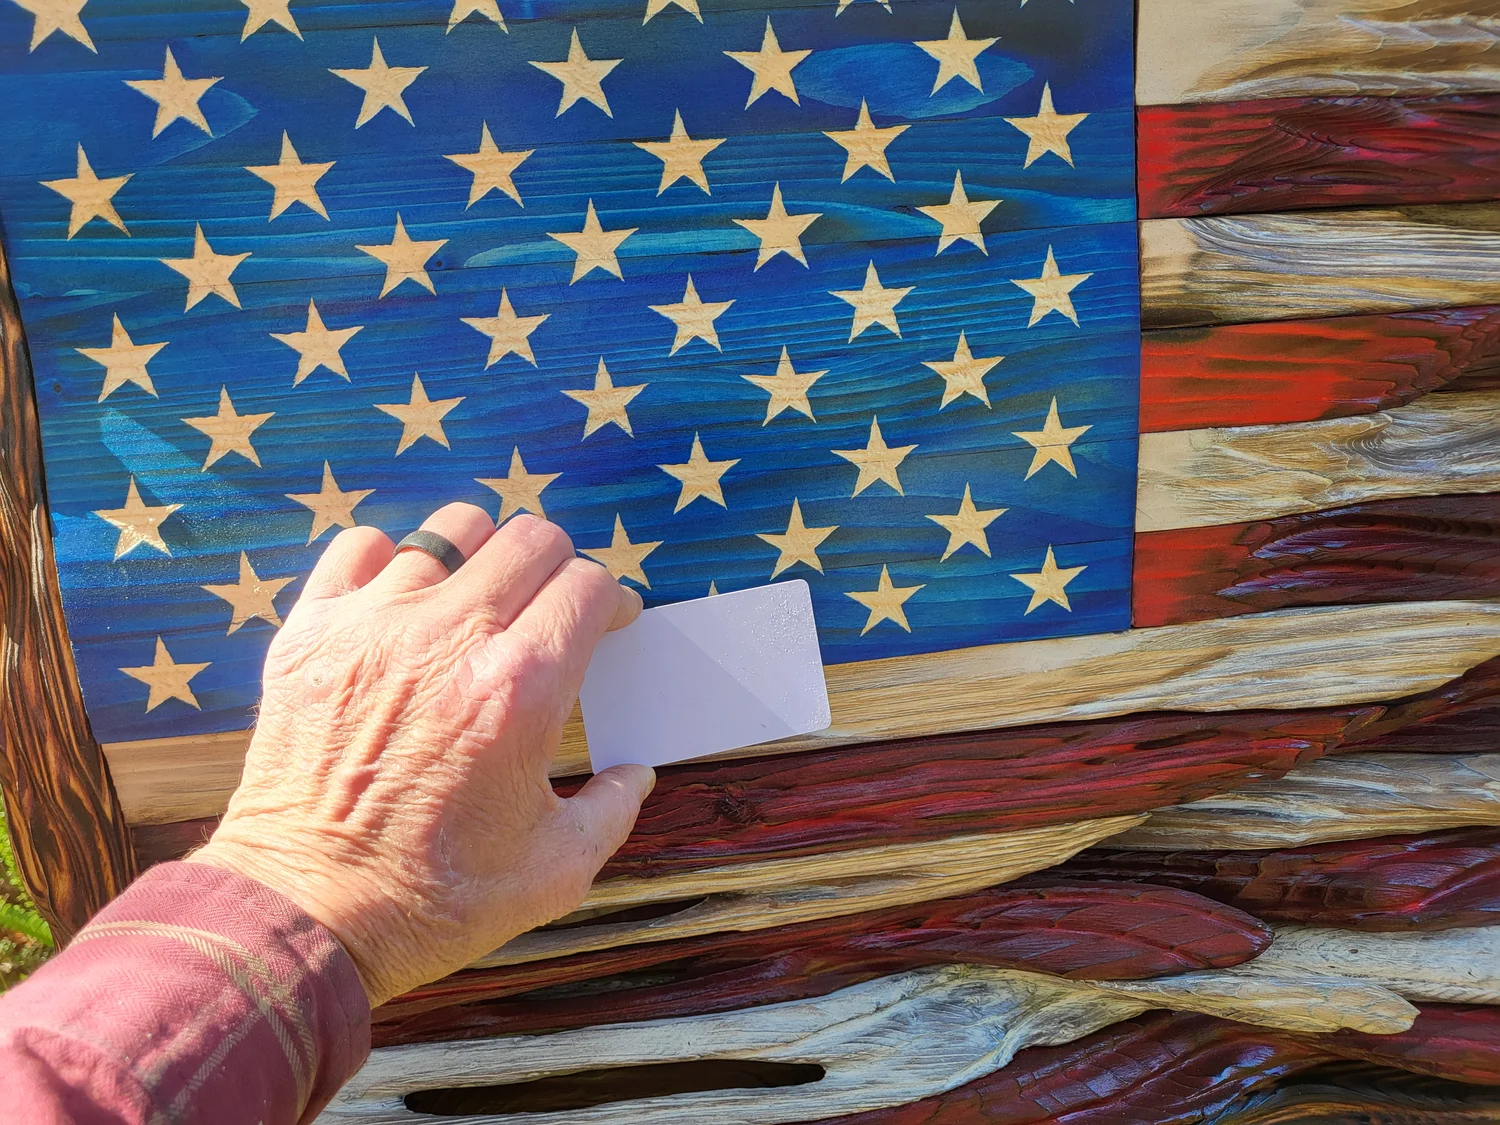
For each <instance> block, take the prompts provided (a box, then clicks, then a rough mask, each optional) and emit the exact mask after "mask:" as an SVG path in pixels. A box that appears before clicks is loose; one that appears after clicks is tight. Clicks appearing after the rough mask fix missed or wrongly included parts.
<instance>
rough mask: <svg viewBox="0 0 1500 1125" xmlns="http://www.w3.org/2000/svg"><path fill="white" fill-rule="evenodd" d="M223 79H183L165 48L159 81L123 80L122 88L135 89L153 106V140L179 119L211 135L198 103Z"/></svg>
mask: <svg viewBox="0 0 1500 1125" xmlns="http://www.w3.org/2000/svg"><path fill="white" fill-rule="evenodd" d="M223 80H224V76H223V75H222V74H221V75H219V77H217V78H184V77H183V76H182V70H181V68H179V67H178V65H177V60H176V59H175V58H173V57H172V48H171V47H168V48H167V56H166V60H165V61H164V63H163V65H162V75H161V77H160V78H142V79H134V80H132V79H126V80H125V85H127V86H129V87H130V88H131V89H132V90H139V91H140V92H141V93H143V94H145V95H146V97H148V98H150V99H151V100H152V101H154V102H155V103H156V124H155V125H153V126H152V128H151V135H152V136H153V137H156V136H160V135H161V131H162V130H163V129H165V128H166V127H167V126H168V125H170V124H172V122H174V121H176V120H177V119H178V118H179V117H180V118H182V119H183V120H184V121H190V122H192V123H193V124H194V125H196V126H198V128H200V129H202V130H203V131H204V132H205V133H207V134H208V135H209V136H213V132H214V131H213V130H212V129H210V128H209V127H208V119H207V118H206V117H204V116H203V110H202V109H201V108H200V107H199V105H198V100H199V99H200V98H202V97H203V95H204V94H206V93H208V91H209V88H210V87H211V86H213V85H214V83H216V82H222V81H223Z"/></svg>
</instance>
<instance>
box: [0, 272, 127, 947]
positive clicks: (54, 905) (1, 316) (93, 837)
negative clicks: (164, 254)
mask: <svg viewBox="0 0 1500 1125" xmlns="http://www.w3.org/2000/svg"><path fill="white" fill-rule="evenodd" d="M0 348H3V351H0V419H3V421H0V614H3V616H0V650H3V656H0V791H3V794H4V798H3V799H4V801H5V810H6V823H7V824H8V825H9V828H10V833H11V839H12V842H13V843H14V846H15V854H16V861H17V864H18V865H19V867H20V870H21V875H22V877H23V878H24V879H25V881H26V885H27V889H28V890H29V891H30V893H31V896H32V898H33V900H35V902H36V904H37V907H38V909H39V910H40V911H41V913H42V916H43V917H45V918H46V919H47V922H48V924H49V925H50V926H51V927H52V933H53V936H54V937H55V938H57V939H58V940H59V941H64V940H66V939H67V938H69V937H71V936H72V935H73V934H74V933H75V932H77V930H78V929H79V928H80V927H81V926H82V925H83V924H84V923H85V922H86V921H88V919H89V917H90V915H92V914H94V913H95V912H96V911H97V910H99V909H100V908H101V907H103V906H104V904H105V903H106V902H108V901H109V900H110V899H111V898H113V897H114V896H115V895H117V894H119V892H120V891H122V890H123V889H124V888H125V885H126V884H127V883H129V882H130V880H131V879H132V878H134V876H135V863H134V856H133V854H132V852H131V849H130V840H129V836H128V834H127V831H126V827H125V816H124V814H123V812H122V811H121V808H120V804H119V802H118V801H117V800H116V799H115V795H114V792H113V790H112V789H111V788H110V780H109V769H108V767H107V765H106V764H105V757H104V755H103V754H102V753H100V750H99V745H98V743H96V742H95V741H94V736H93V734H92V732H91V731H90V729H89V722H88V718H87V716H86V715H85V713H84V706H83V696H82V692H81V689H80V688H79V686H78V676H77V672H76V670H75V669H74V666H73V652H72V649H71V648H70V647H69V644H68V634H67V628H66V626H65V625H64V623H63V611H62V600H61V594H60V593H59V591H58V585H57V570H56V566H55V563H54V560H53V555H52V535H51V527H50V524H49V521H48V519H47V508H46V492H45V489H44V486H43V482H42V450H41V435H40V432H39V429H38V424H37V413H36V402H35V400H34V398H33V393H32V391H33V388H32V377H31V360H30V356H29V355H28V353H27V350H26V340H25V336H24V334H23V332H22V327H21V318H20V313H19V310H18V309H17V307H16V298H15V293H14V291H13V290H12V288H11V280H10V266H9V263H8V262H7V260H6V257H5V254H4V253H3V251H0Z"/></svg>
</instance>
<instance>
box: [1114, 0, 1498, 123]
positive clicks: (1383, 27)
mask: <svg viewBox="0 0 1500 1125" xmlns="http://www.w3.org/2000/svg"><path fill="white" fill-rule="evenodd" d="M1493 17H1494V9H1493V8H1492V7H1491V6H1490V5H1489V4H1488V3H1486V2H1485V0H1257V2H1256V3H1254V4H1245V3H1239V2H1237V0H1141V4H1140V7H1139V33H1138V38H1137V42H1136V60H1137V62H1136V66H1137V73H1136V101H1137V103H1139V104H1140V105H1161V104H1172V103H1176V102H1224V101H1233V100H1235V99H1238V98H1277V97H1290V96H1309V95H1336V96H1345V95H1350V94H1446V93H1456V92H1465V91H1471V90H1500V31H1497V30H1496V28H1495V25H1494V18H1493Z"/></svg>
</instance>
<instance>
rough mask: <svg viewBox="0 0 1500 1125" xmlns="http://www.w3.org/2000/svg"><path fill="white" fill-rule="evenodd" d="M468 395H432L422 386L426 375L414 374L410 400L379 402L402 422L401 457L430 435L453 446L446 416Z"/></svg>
mask: <svg viewBox="0 0 1500 1125" xmlns="http://www.w3.org/2000/svg"><path fill="white" fill-rule="evenodd" d="M463 400H464V396H463V395H459V396H458V397H457V398H439V399H430V398H428V397H427V389H426V388H425V387H423V386H422V376H420V375H416V374H413V375H412V377H411V399H410V401H408V402H377V403H375V409H376V410H380V411H383V412H384V413H386V414H389V415H390V416H391V417H392V418H395V419H397V420H399V421H400V423H401V440H400V441H399V442H397V443H396V456H397V457H400V456H401V454H403V453H405V452H406V451H407V450H408V449H410V448H411V446H412V443H413V442H416V441H417V440H419V439H421V438H430V439H432V440H433V441H435V442H437V443H438V444H439V445H441V446H442V447H443V448H444V449H451V448H452V446H450V445H449V444H448V435H447V434H445V433H444V432H443V419H444V418H445V417H446V416H447V414H448V412H449V411H450V410H452V409H453V408H454V407H455V406H457V405H458V404H459V403H461V402H463Z"/></svg>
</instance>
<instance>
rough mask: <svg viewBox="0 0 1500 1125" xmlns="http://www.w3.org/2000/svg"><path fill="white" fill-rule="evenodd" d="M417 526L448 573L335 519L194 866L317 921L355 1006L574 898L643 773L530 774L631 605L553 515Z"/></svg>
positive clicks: (640, 794)
mask: <svg viewBox="0 0 1500 1125" xmlns="http://www.w3.org/2000/svg"><path fill="white" fill-rule="evenodd" d="M423 527H424V528H426V529H427V530H430V531H435V532H437V533H438V534H440V535H442V536H444V537H445V538H447V539H448V540H449V541H451V542H452V543H454V544H455V545H456V546H457V547H458V548H459V549H460V550H461V551H462V552H463V554H464V555H465V557H466V558H467V560H468V561H467V562H465V563H464V565H463V566H462V567H460V568H459V569H458V571H457V572H456V573H455V574H454V575H453V576H451V577H450V576H448V574H447V572H446V570H445V569H444V568H443V566H442V564H441V563H439V562H438V561H437V560H435V559H433V558H432V557H431V556H429V555H426V554H423V553H422V552H420V551H415V550H406V551H402V552H401V553H400V554H397V555H394V557H393V554H392V552H393V550H394V546H393V544H392V542H391V540H390V539H389V538H387V537H386V536H385V535H384V534H383V533H381V532H380V531H377V530H375V529H373V528H366V527H358V528H352V529H349V530H347V531H344V532H342V533H341V534H340V535H339V536H338V537H337V538H336V539H335V540H334V541H333V542H332V544H330V545H329V547H328V549H327V551H326V552H325V553H324V555H323V557H322V559H321V560H320V561H319V562H318V565H317V567H316V569H315V570H314V571H313V573H312V575H311V576H310V577H309V578H308V581H307V585H306V588H305V589H304V591H303V593H302V596H301V598H300V600H299V601H298V602H297V605H296V606H295V608H294V609H293V610H292V612H291V613H290V614H289V615H288V617H287V620H286V624H285V625H284V626H283V627H282V629H281V631H280V632H279V633H278V634H277V635H276V638H275V640H274V641H273V643H272V645H271V649H270V652H269V654H268V655H267V657H266V667H265V683H264V695H263V702H262V704H261V709H260V716H259V720H258V722H257V725H256V729H255V734H254V737H253V738H252V740H251V744H250V750H249V754H248V756H247V758H246V761H245V773H244V777H243V780H242V781H241V783H240V787H239V789H238V790H237V791H236V792H235V794H234V797H233V798H232V799H231V801H230V803H229V810H228V812H227V813H226V814H225V816H224V820H223V822H222V823H221V824H220V826H219V828H218V830H217V831H216V832H215V833H214V835H213V838H212V840H210V841H209V843H208V844H207V845H205V846H204V847H203V848H202V849H200V850H199V851H198V852H197V853H195V854H194V855H193V856H192V857H191V859H192V861H193V862H198V863H207V864H213V865H216V866H219V867H224V868H227V869H229V870H232V871H236V872H239V873H240V874H243V875H248V876H250V877H251V878H254V879H258V880H260V881H261V882H263V883H266V884H267V885H269V886H271V887H273V888H274V889H276V890H278V891H280V892H281V893H283V894H285V895H286V896H287V897H289V898H290V899H292V901H294V902H295V903H297V905H299V906H300V907H302V909H304V910H305V911H307V913H309V914H310V915H312V917H314V918H315V919H317V920H318V921H319V922H321V923H323V925H325V926H327V927H328V928H329V929H330V930H331V931H332V932H333V933H334V935H335V936H336V937H338V939H339V940H340V941H341V942H342V943H343V945H344V947H345V948H346V949H347V950H348V951H349V953H350V955H351V956H352V957H353V958H354V962H355V964H356V965H357V966H358V969H359V973H360V977H361V979H362V980H363V982H364V985H365V990H366V992H367V993H368V994H369V997H370V1002H371V1003H372V1004H379V1003H381V1002H383V1001H385V1000H387V999H389V998H390V997H392V996H395V995H397V994H398V993H401V992H404V991H406V990H407V989H409V988H412V987H415V986H416V985H418V984H421V983H424V982H426V981H429V980H433V979H435V978H437V977H439V976H442V975H443V974H445V973H448V972H451V971H453V970H455V969H458V968H460V967H462V966H463V965H465V964H467V963H468V962H470V961H472V960H473V959H474V958H476V957H478V956H480V955H481V954H483V953H487V952H489V951H490V950H491V949H494V948H495V947H496V946H498V945H501V944H502V943H504V942H505V941H507V940H509V939H510V938H511V937H514V936H515V935H516V934H519V933H521V932H523V931H525V930H528V929H531V928H532V927H534V926H537V925H540V924H542V923H545V922H548V921H550V920H552V919H555V918H558V917H560V916H561V915H563V914H566V913H567V912H569V911H570V910H572V909H574V908H575V907H576V906H577V905H578V904H579V903H580V902H581V901H582V900H583V897H584V895H585V894H586V893H587V892H588V889H589V885H590V883H591V882H592V881H593V878H594V875H595V874H596V873H597V872H598V870H599V868H600V867H601V866H602V865H603V863H604V861H605V860H606V859H608V858H609V856H610V855H611V854H612V853H613V852H614V851H615V849H616V848H618V847H619V846H620V844H621V843H623V842H624V840H625V837H626V835H627V834H628V833H629V832H630V828H631V826H632V825H633V824H634V822H635V817H636V813H637V812H638V811H639V809H640V802H641V800H642V799H643V798H644V797H645V795H646V794H647V793H648V792H649V791H650V788H651V786H652V784H653V783H654V775H653V774H652V772H651V771H650V770H649V769H647V768H645V767H643V766H622V767H616V768H614V769H610V770H606V771H604V772H603V773H600V774H599V775H597V776H596V777H594V778H593V779H592V780H591V781H590V782H589V783H588V784H587V785H586V786H585V787H584V788H583V789H582V790H581V791H580V792H579V793H578V794H577V795H576V796H574V797H572V798H570V799H568V800H563V799H561V798H559V797H558V796H557V795H556V794H555V793H554V792H553V790H552V787H551V785H550V784H549V783H548V780H547V770H548V765H549V764H550V762H551V760H552V757H553V756H554V755H555V754H556V752H557V748H558V744H559V740H560V738H561V734H562V727H563V723H564V722H565V721H566V719H567V717H568V715H569V713H570V712H571V710H572V708H573V704H574V701H575V700H576V698H577V695H578V689H579V686H580V685H581V684H582V682H583V674H584V670H585V668H586V667H587V665H588V661H589V657H590V655H591V654H592V652H593V649H594V646H595V644H596V643H597V642H598V640H599V638H600V637H602V636H603V635H604V633H605V632H606V631H607V630H609V629H617V628H620V627H622V626H624V625H627V624H629V623H630V622H631V621H633V620H635V618H636V617H637V616H638V615H639V613H640V609H641V599H640V596H639V595H638V594H636V593H634V592H633V591H631V590H629V589H627V588H625V587H624V586H621V585H620V584H619V583H617V582H615V581H614V580H613V579H612V578H611V577H610V576H609V574H608V573H607V572H606V571H605V570H604V569H603V568H602V567H600V566H598V565H596V564H594V563H592V562H587V561H585V560H582V559H579V558H576V557H575V556H574V554H573V545H572V543H571V542H570V541H569V540H568V537H567V535H566V534H564V533H563V531H562V530H561V529H560V528H558V527H557V526H556V525H554V524H550V523H547V522H545V521H543V520H540V519H537V518H535V517H532V516H525V515H523V516H519V517H517V518H515V519H513V520H511V521H510V522H509V523H507V524H505V526H504V527H503V528H501V529H500V530H499V531H495V530H494V527H493V524H492V523H491V521H490V518H489V516H488V515H487V514H486V513H485V512H484V511H483V510H482V509H480V508H477V507H474V506H473V505H469V504H450V505H448V506H447V507H446V508H443V509H441V510H440V511H438V512H436V513H434V514H433V516H432V517H430V518H429V519H428V520H427V522H426V523H424V524H423Z"/></svg>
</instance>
